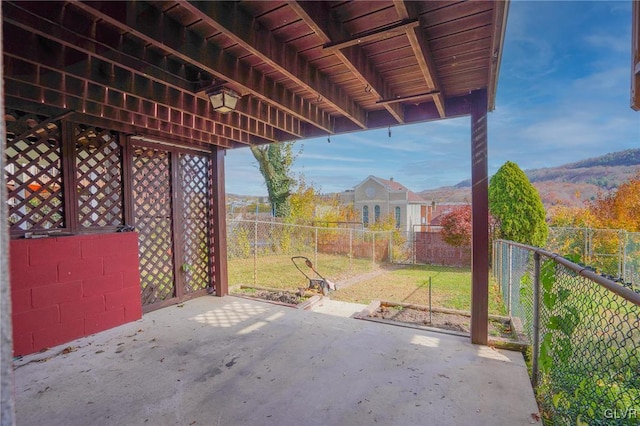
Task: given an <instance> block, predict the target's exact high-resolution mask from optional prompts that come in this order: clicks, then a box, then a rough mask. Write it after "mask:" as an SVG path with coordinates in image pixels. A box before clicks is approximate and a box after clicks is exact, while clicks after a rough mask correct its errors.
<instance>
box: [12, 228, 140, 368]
mask: <svg viewBox="0 0 640 426" xmlns="http://www.w3.org/2000/svg"><path fill="white" fill-rule="evenodd" d="M9 256H10V257H9V261H10V265H11V300H12V317H13V353H14V355H16V356H17V355H27V354H30V353H34V352H38V351H40V350H41V349H44V348H48V347H51V346H56V345H60V344H62V343H66V342H70V341H72V340H74V339H77V338H79V337H83V336H88V335H90V334H93V333H97V332H99V331H103V330H107V329H110V328H113V327H116V326H118V325H121V324H125V323H127V322H131V321H135V320H137V319H140V318H141V317H142V303H141V300H140V272H139V269H138V234H137V233H136V232H127V233H114V234H96V235H82V236H70V237H57V238H41V239H21V240H12V241H11V244H10V249H9Z"/></svg>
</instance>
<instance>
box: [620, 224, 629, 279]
mask: <svg viewBox="0 0 640 426" xmlns="http://www.w3.org/2000/svg"><path fill="white" fill-rule="evenodd" d="M626 233H627V231H625V230H624V229H621V230H619V231H618V240H619V241H620V244H619V245H618V278H622V281H624V282H627V281H626V280H625V279H624V252H625V248H626V240H627V238H626Z"/></svg>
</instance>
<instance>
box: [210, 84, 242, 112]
mask: <svg viewBox="0 0 640 426" xmlns="http://www.w3.org/2000/svg"><path fill="white" fill-rule="evenodd" d="M209 99H210V100H211V105H212V106H213V109H214V110H216V111H218V112H220V113H223V114H226V113H228V112H231V111H233V110H235V109H236V105H237V104H238V99H240V95H238V94H237V93H235V92H233V91H231V90H229V89H225V88H221V89H218V90H216V91H215V92H212V93H210V94H209Z"/></svg>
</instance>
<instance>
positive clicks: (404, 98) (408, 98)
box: [376, 91, 440, 104]
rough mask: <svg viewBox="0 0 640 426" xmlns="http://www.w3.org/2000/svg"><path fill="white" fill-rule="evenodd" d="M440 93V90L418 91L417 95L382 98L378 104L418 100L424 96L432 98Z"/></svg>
mask: <svg viewBox="0 0 640 426" xmlns="http://www.w3.org/2000/svg"><path fill="white" fill-rule="evenodd" d="M438 94H440V92H439V91H433V92H424V93H416V94H415V95H407V96H398V97H396V98H391V99H381V100H379V101H377V102H376V103H377V104H392V103H396V102H408V101H416V100H420V99H424V98H432V97H434V96H436V95H438Z"/></svg>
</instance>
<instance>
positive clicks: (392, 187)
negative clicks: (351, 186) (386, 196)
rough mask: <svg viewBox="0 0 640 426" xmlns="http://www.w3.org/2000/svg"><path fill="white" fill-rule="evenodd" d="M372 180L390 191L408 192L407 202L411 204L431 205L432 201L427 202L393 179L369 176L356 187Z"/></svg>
mask: <svg viewBox="0 0 640 426" xmlns="http://www.w3.org/2000/svg"><path fill="white" fill-rule="evenodd" d="M370 179H373V180H374V181H376V182H378V183H379V184H381V185H383V186H384V187H386V188H387V189H388V190H389V191H398V192H400V191H402V192H406V193H407V201H409V202H410V203H419V204H427V203H430V201H427V200H425V199H424V198H422V197H421V196H420V195H418V194H416V193H415V192H413V191H411V190H410V189H409V188H407V187H406V186H405V185H403V184H401V183H400V182H397V181H395V180H393V178H391V179H382V178H379V177H377V176H373V175H369V176H368V177H367V178H366V179H365V180H363V181H362V182H360V183H359V184H357V185H356V186H355V187H358V186H361V185H363V184H364V183H365V182H367V181H368V180H370Z"/></svg>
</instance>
